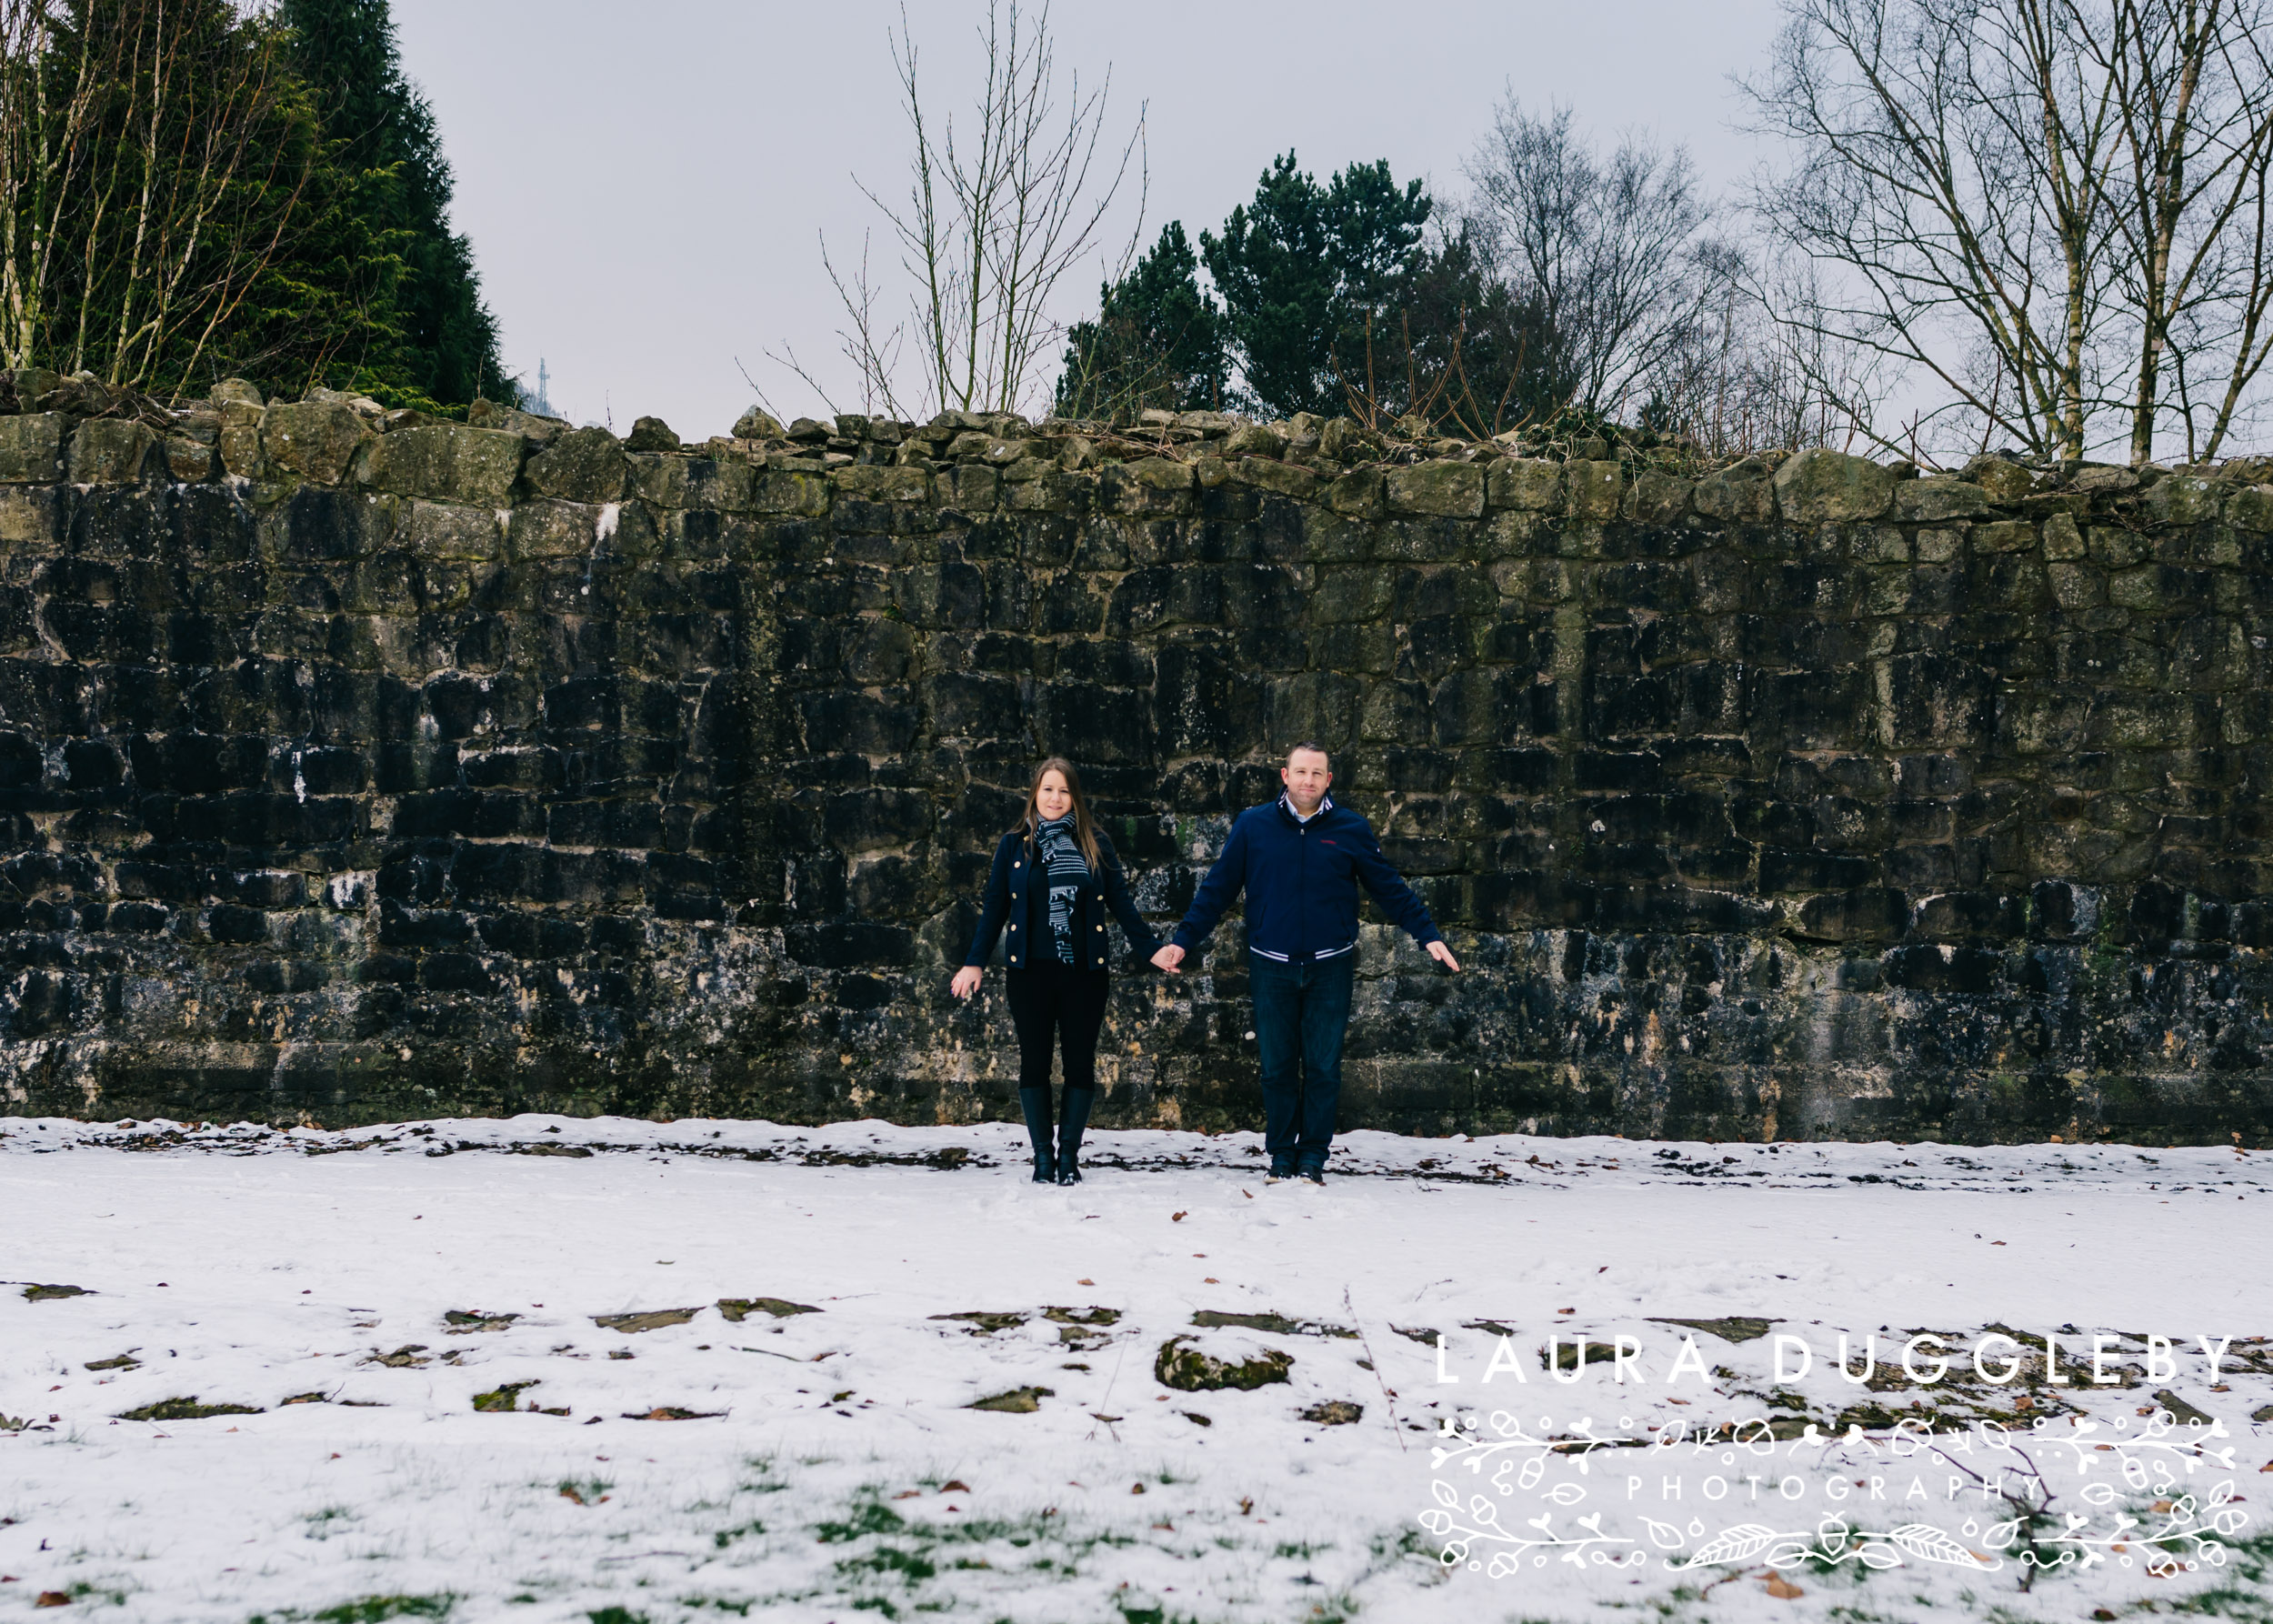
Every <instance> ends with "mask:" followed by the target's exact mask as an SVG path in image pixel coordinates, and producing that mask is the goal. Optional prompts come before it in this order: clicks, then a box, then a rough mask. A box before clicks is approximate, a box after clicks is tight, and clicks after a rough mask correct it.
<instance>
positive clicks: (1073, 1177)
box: [1057, 1088, 1097, 1184]
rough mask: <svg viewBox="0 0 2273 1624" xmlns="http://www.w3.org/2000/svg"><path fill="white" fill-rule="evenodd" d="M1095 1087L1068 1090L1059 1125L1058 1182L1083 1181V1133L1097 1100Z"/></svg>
mask: <svg viewBox="0 0 2273 1624" xmlns="http://www.w3.org/2000/svg"><path fill="white" fill-rule="evenodd" d="M1096 1097H1097V1091H1096V1089H1095V1088H1068V1089H1066V1114H1065V1117H1064V1118H1063V1119H1062V1120H1061V1121H1059V1123H1058V1125H1057V1182H1058V1183H1060V1184H1079V1183H1080V1182H1081V1160H1080V1158H1081V1135H1082V1130H1083V1129H1085V1128H1087V1127H1088V1126H1089V1107H1090V1105H1091V1104H1092V1103H1093V1102H1094V1101H1095V1100H1096Z"/></svg>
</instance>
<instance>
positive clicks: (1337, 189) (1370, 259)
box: [1200, 152, 1433, 416]
mask: <svg viewBox="0 0 2273 1624" xmlns="http://www.w3.org/2000/svg"><path fill="white" fill-rule="evenodd" d="M1432 207H1433V204H1432V202H1431V200H1430V198H1429V196H1428V195H1427V191H1426V190H1425V189H1424V188H1423V187H1422V185H1421V183H1420V182H1418V181H1410V182H1408V183H1407V185H1405V186H1404V188H1403V189H1402V190H1400V189H1399V188H1398V186H1397V183H1396V181H1394V180H1393V179H1391V178H1390V175H1389V165H1388V162H1387V160H1386V159H1383V160H1380V161H1377V162H1376V163H1372V164H1352V165H1350V166H1349V167H1348V168H1347V169H1345V170H1343V171H1342V172H1341V173H1340V174H1339V175H1335V176H1334V177H1333V179H1332V180H1331V181H1330V182H1329V183H1327V185H1323V186H1321V185H1319V184H1318V183H1317V180H1316V179H1314V178H1313V177H1312V176H1310V175H1306V174H1304V173H1302V172H1301V171H1300V170H1299V169H1297V167H1296V166H1295V155H1294V154H1293V153H1292V152H1289V153H1287V155H1285V156H1284V157H1281V158H1277V159H1275V160H1273V162H1272V164H1271V166H1270V167H1269V168H1268V169H1267V170H1265V171H1264V172H1263V176H1262V179H1261V181H1260V182H1259V183H1258V184H1257V186H1256V190H1255V201H1254V203H1253V204H1252V205H1248V204H1242V205H1240V206H1238V207H1237V208H1235V209H1233V210H1232V211H1231V217H1230V218H1229V219H1228V220H1227V221H1225V222H1224V230H1223V236H1220V237H1218V236H1214V235H1213V234H1211V233H1208V232H1202V233H1200V253H1201V256H1202V257H1203V258H1204V259H1205V260H1206V262H1207V274H1208V275H1209V276H1211V277H1213V278H1214V280H1215V284H1216V287H1217V291H1218V292H1220V293H1221V294H1222V296H1223V301H1224V312H1225V319H1226V326H1227V327H1228V329H1229V331H1230V336H1231V339H1232V342H1233V344H1234V345H1235V346H1237V351H1238V356H1239V363H1240V372H1241V375H1242V378H1243V381H1244V383H1245V386H1246V390H1247V396H1248V397H1249V399H1250V400H1251V402H1252V403H1253V404H1254V405H1256V406H1259V407H1261V408H1262V409H1263V410H1265V411H1267V412H1271V413H1275V414H1277V415H1279V416H1287V415H1289V414H1292V413H1295V412H1318V413H1325V414H1331V413H1336V412H1340V411H1343V410H1345V409H1346V408H1347V401H1348V390H1347V385H1348V384H1349V383H1351V382H1356V381H1361V380H1362V379H1363V378H1364V376H1365V365H1366V347H1367V331H1368V321H1367V318H1368V317H1373V318H1375V320H1376V322H1377V321H1378V318H1379V317H1380V316H1382V315H1383V314H1384V313H1385V312H1387V310H1388V309H1389V308H1390V307H1391V306H1392V305H1393V303H1394V301H1395V296H1396V294H1397V289H1398V287H1399V286H1400V285H1401V284H1402V283H1403V282H1404V280H1405V279H1406V278H1407V276H1408V275H1409V274H1410V273H1411V271H1412V270H1413V268H1414V264H1415V259H1416V256H1417V254H1418V253H1419V251H1420V243H1421V233H1422V228H1423V227H1424V226H1426V225H1427V220H1428V216H1429V212H1430V210H1431V208H1432Z"/></svg>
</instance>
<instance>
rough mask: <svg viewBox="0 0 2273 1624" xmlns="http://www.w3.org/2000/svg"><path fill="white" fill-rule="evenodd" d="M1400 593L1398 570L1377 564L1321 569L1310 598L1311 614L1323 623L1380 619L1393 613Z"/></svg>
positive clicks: (1314, 618)
mask: <svg viewBox="0 0 2273 1624" xmlns="http://www.w3.org/2000/svg"><path fill="white" fill-rule="evenodd" d="M1396 595H1397V573H1396V571H1395V570H1392V569H1387V568H1384V567H1381V566H1375V565H1354V566H1353V565H1341V566H1335V567H1333V568H1330V569H1321V570H1319V571H1318V573H1317V590H1316V591H1315V592H1314V593H1313V594H1312V596H1311V599H1310V617H1311V618H1312V619H1313V620H1316V621H1318V622H1320V623H1322V624H1327V623H1331V622H1334V621H1373V620H1378V619H1380V618H1381V617H1383V616H1384V615H1387V613H1388V612H1389V605H1390V604H1391V603H1392V602H1393V601H1395V598H1396Z"/></svg>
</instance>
